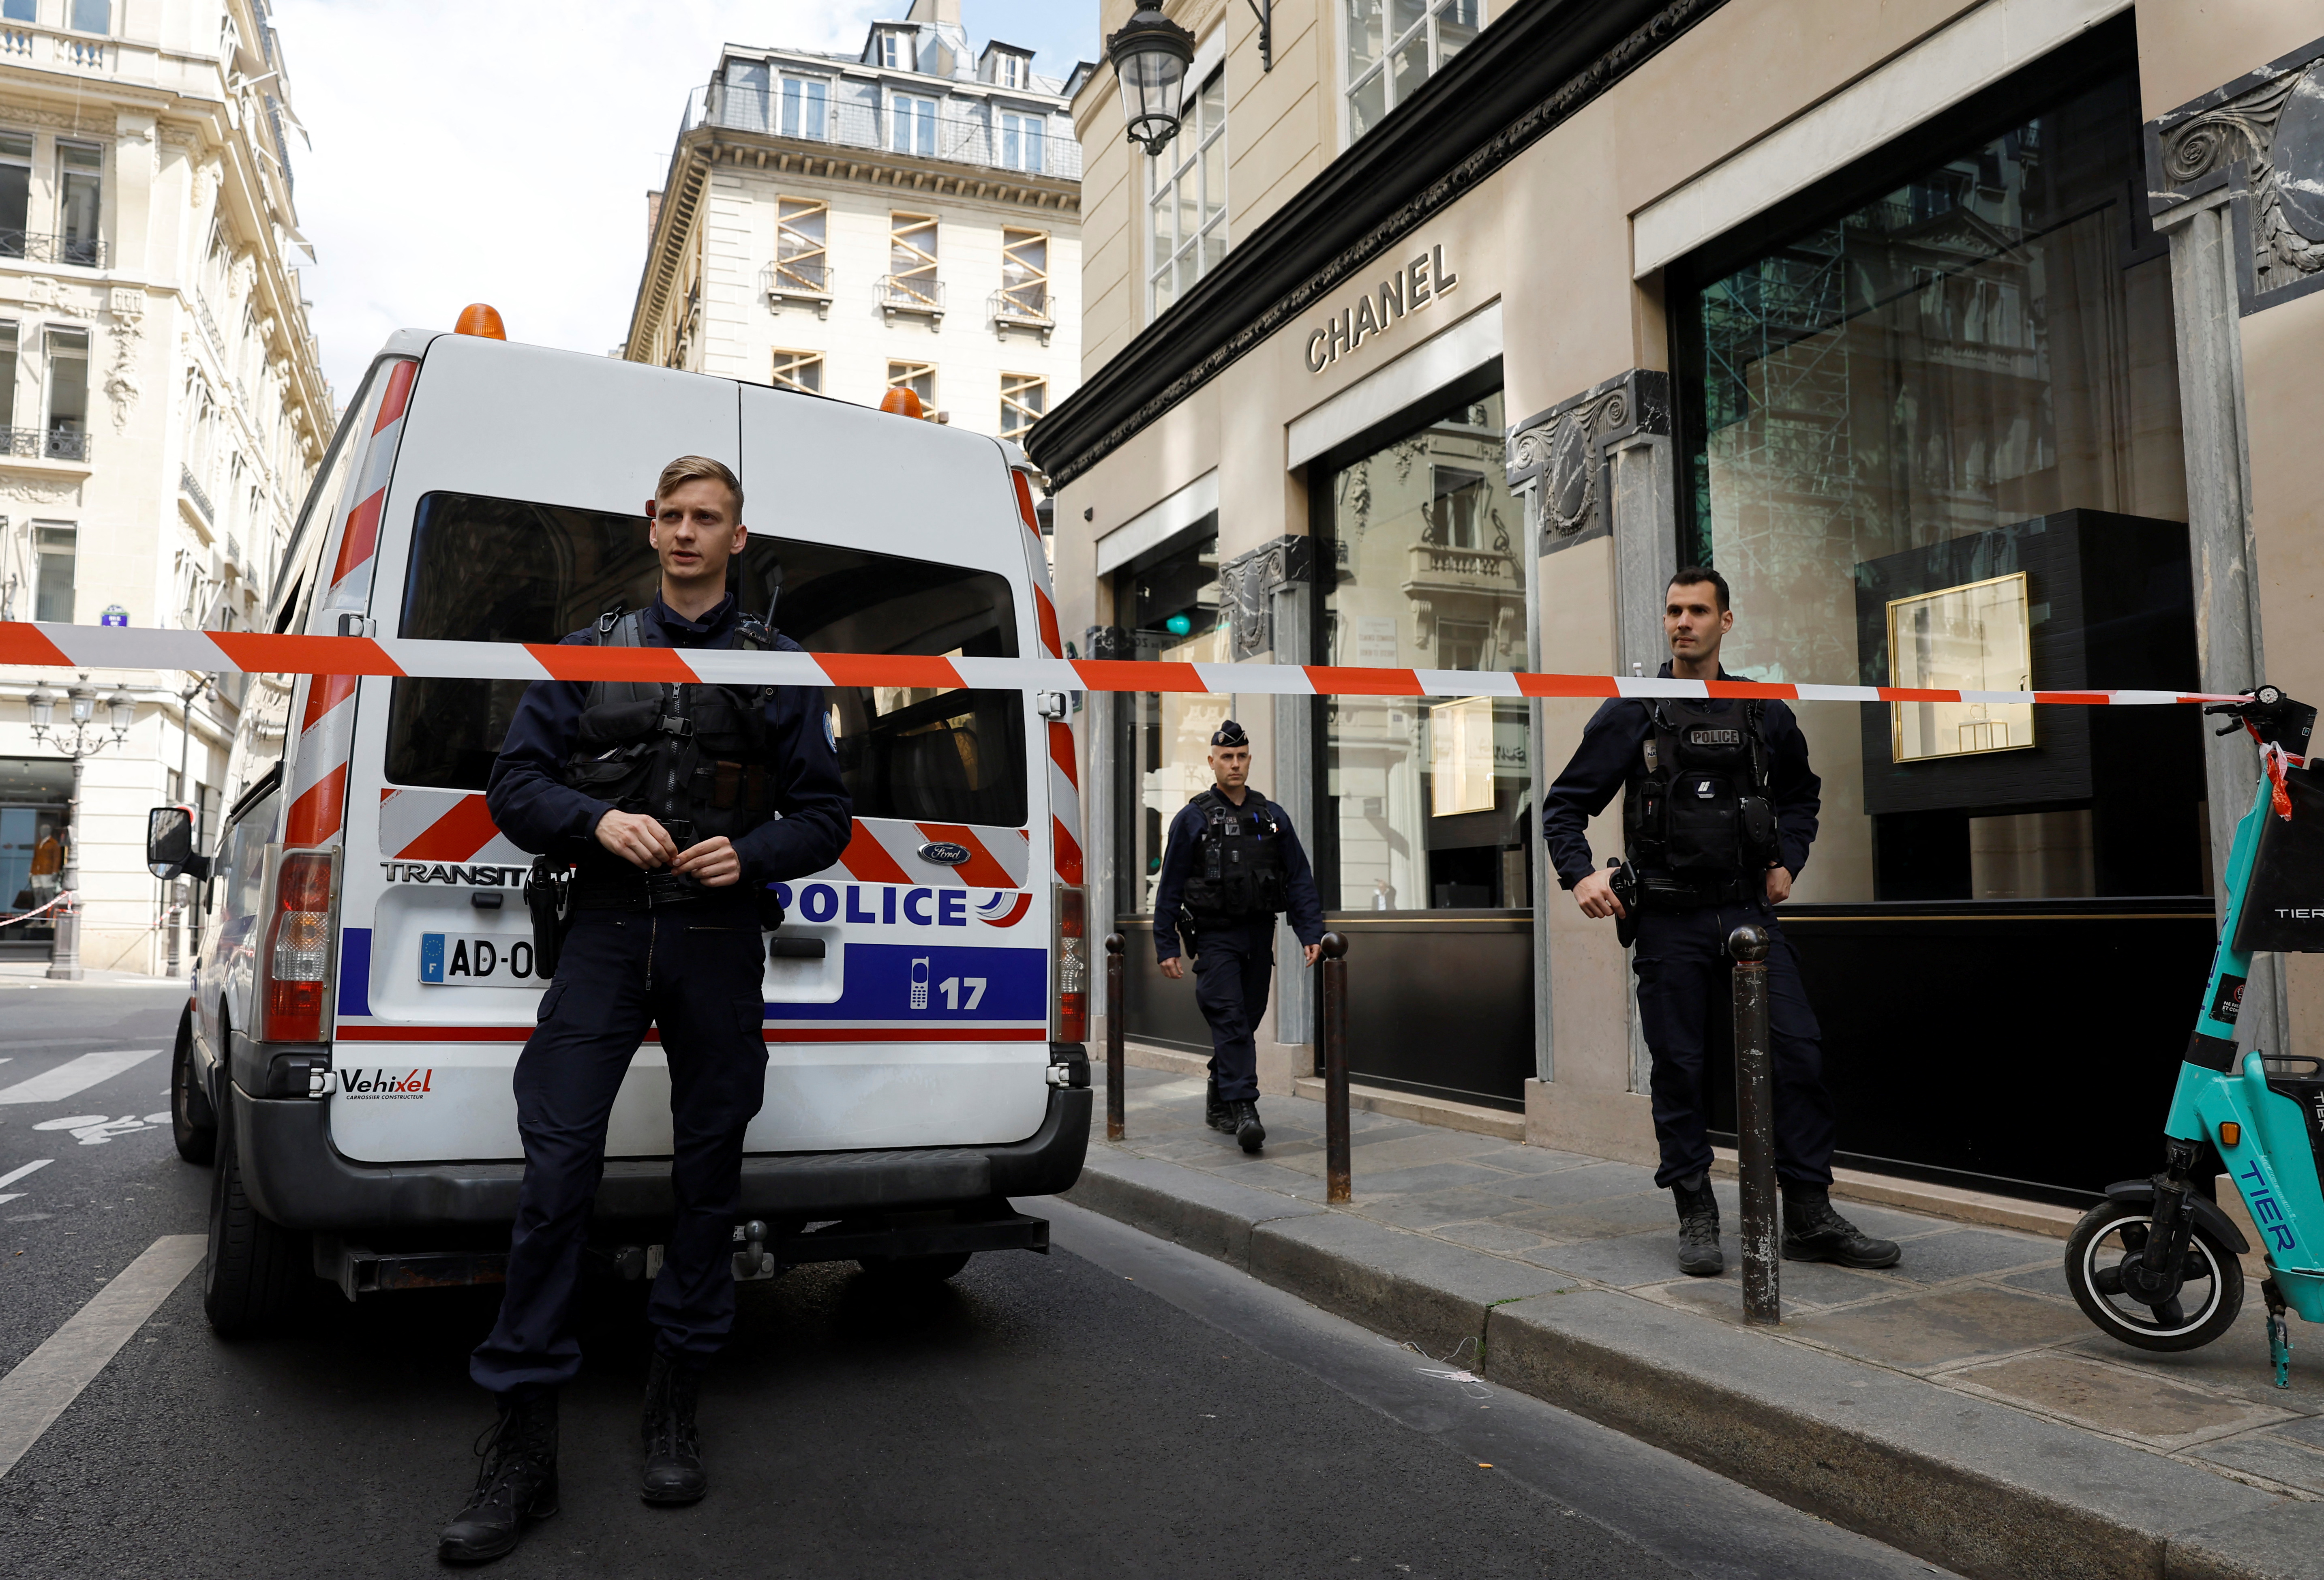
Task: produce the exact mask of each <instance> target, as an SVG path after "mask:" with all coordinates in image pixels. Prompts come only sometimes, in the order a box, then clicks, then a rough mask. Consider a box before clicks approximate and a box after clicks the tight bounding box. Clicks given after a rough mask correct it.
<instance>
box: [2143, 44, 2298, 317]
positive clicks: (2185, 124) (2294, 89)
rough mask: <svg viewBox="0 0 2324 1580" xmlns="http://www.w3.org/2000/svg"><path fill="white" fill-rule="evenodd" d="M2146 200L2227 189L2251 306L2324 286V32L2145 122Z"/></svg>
mask: <svg viewBox="0 0 2324 1580" xmlns="http://www.w3.org/2000/svg"><path fill="white" fill-rule="evenodd" d="M2146 185H2147V194H2146V198H2147V207H2148V210H2149V212H2150V213H2152V214H2153V217H2155V218H2156V219H2157V220H2158V221H2159V220H2161V219H2162V218H2163V217H2164V216H2165V215H2167V214H2169V213H2170V212H2171V211H2172V210H2173V209H2176V208H2183V207H2185V206H2186V205H2187V204H2189V203H2192V202H2195V201H2197V200H2198V199H2202V198H2205V197H2207V196H2209V195H2210V194H2212V193H2215V192H2218V191H2221V190H2222V189H2224V190H2225V193H2226V196H2227V202H2228V204H2229V205H2230V208H2231V210H2232V212H2233V215H2234V219H2235V235H2236V262H2237V265H2238V268H2239V271H2240V281H2239V284H2240V294H2241V296H2242V306H2243V310H2244V311H2245V312H2246V313H2255V312H2257V311H2259V310H2261V309H2262V308H2269V307H2273V306H2274V305H2275V304H2276V303H2277V302H2279V301H2285V300H2290V299H2291V298H2292V297H2295V296H2304V295H2306V294H2307V293H2308V292H2309V291H2314V290H2317V289H2319V287H2324V39H2319V40H2317V41H2316V42H2314V43H2311V44H2309V45H2308V46H2306V47H2305V48H2303V49H2300V50H2295V51H2292V53H2291V54H2289V55H2286V56H2284V57H2283V58H2282V59H2281V60H2272V61H2270V62H2269V63H2268V64H2267V65H2265V66H2263V67H2261V68H2260V69H2258V70H2256V71H2254V72H2252V73H2251V74H2249V75H2248V76H2245V77H2239V78H2237V79H2236V80H2235V81H2233V82H2230V83H2228V84H2227V86H2226V87H2224V88H2214V89H2213V90H2212V91H2210V92H2209V93H2207V94H2205V95H2204V96H2203V97H2200V98H2199V99H2196V100H2194V101H2192V102H2191V103H2189V104H2185V105H2181V106H2180V107H2179V108H2177V109H2175V110H2172V111H2171V112H2170V113H2169V114H2168V115H2161V116H2158V117H2157V118H2156V119H2154V120H2152V121H2149V122H2148V123H2147V124H2146Z"/></svg>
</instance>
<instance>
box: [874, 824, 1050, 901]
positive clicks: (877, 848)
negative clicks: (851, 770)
mask: <svg viewBox="0 0 2324 1580" xmlns="http://www.w3.org/2000/svg"><path fill="white" fill-rule="evenodd" d="M985 832H986V833H994V832H995V831H994V830H991V829H987V830H986V831H985ZM931 840H936V841H941V842H943V843H945V844H948V845H959V846H960V847H961V848H962V849H964V850H965V851H967V852H968V859H967V860H966V861H964V862H963V863H961V864H959V865H958V866H948V865H946V864H945V863H943V862H931V861H924V860H922V859H921V857H920V846H921V845H924V844H927V842H929V841H931ZM1026 849H1027V847H1026V845H1025V842H1024V841H1023V840H1021V839H1018V840H1010V839H1007V838H1002V837H994V838H991V839H987V838H985V837H984V836H983V835H982V834H980V833H979V832H978V831H977V830H976V829H974V828H972V827H969V826H968V825H966V824H964V823H910V822H906V821H905V820H904V819H902V818H856V819H855V830H854V836H853V838H851V839H850V840H849V841H848V842H847V848H846V850H844V852H842V853H841V854H840V857H839V867H840V873H835V874H834V875H835V876H836V875H843V874H844V876H845V877H847V878H852V879H853V880H854V881H855V882H859V883H908V884H916V885H918V886H921V887H925V888H931V889H1022V888H1023V887H1024V886H1025V869H1026V865H1027V862H1026Z"/></svg>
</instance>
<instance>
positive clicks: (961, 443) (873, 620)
mask: <svg viewBox="0 0 2324 1580" xmlns="http://www.w3.org/2000/svg"><path fill="white" fill-rule="evenodd" d="M742 477H743V481H744V486H745V488H746V489H747V490H749V491H750V496H751V497H750V504H749V507H748V509H747V511H746V515H747V516H748V518H749V520H750V522H752V526H753V529H754V536H755V534H756V533H765V534H768V535H769V536H770V537H771V538H772V539H773V540H775V542H774V543H773V544H772V545H771V547H773V548H774V549H775V550H776V551H777V553H776V557H777V558H779V559H780V561H781V576H782V582H781V591H780V594H779V600H778V601H777V603H776V605H775V618H774V624H775V625H776V626H777V627H778V628H779V629H780V630H781V631H782V632H783V633H784V634H786V635H788V636H789V637H790V638H791V639H792V640H794V641H796V642H798V643H799V644H800V645H801V646H803V647H805V648H807V650H808V651H811V652H828V653H876V654H893V655H913V656H916V657H920V658H924V659H926V660H927V661H929V662H928V663H927V666H926V672H925V673H924V674H922V675H918V676H915V677H911V679H914V680H916V681H918V682H921V683H916V684H911V685H900V686H899V685H887V684H877V683H865V684H856V683H853V681H852V679H851V678H850V677H849V676H847V675H845V674H835V675H834V677H833V678H834V679H835V681H837V682H839V683H838V684H835V686H833V687H832V688H830V690H829V692H828V693H827V698H826V699H827V702H828V708H827V712H826V717H827V719H828V720H829V722H830V725H831V730H830V734H831V738H832V741H833V744H834V749H835V751H837V753H839V756H840V760H841V767H842V771H843V772H844V776H845V778H846V781H847V784H848V789H849V792H850V793H851V795H852V796H853V798H854V802H855V808H854V809H855V821H854V827H853V838H852V840H851V842H850V843H849V845H848V847H847V849H846V851H845V853H844V855H842V856H841V857H840V859H839V861H838V862H837V863H836V864H834V865H833V866H832V867H831V868H829V869H828V870H826V871H825V872H822V873H815V874H813V875H811V876H809V877H807V878H804V879H801V880H799V881H798V882H793V883H791V884H789V885H788V886H787V896H786V897H787V900H788V905H789V909H790V913H791V917H792V920H791V922H790V924H789V925H788V926H786V927H785V929H783V930H784V934H785V935H786V937H791V938H798V940H799V941H800V945H801V946H802V947H805V948H807V949H812V948H814V947H816V946H820V947H821V949H822V954H821V957H820V958H790V959H783V958H779V959H776V960H774V961H773V962H771V964H770V983H769V992H768V1001H769V1002H768V1006H767V1010H768V1020H767V1029H766V1036H767V1041H768V1046H769V1053H770V1064H769V1068H768V1076H767V1102H766V1106H765V1107H764V1109H762V1110H761V1113H760V1116H759V1118H758V1120H757V1122H756V1123H754V1124H753V1125H752V1130H751V1132H750V1138H749V1142H748V1144H749V1146H750V1147H751V1149H752V1150H774V1151H790V1150H826V1149H831V1148H854V1147H875V1146H877V1147H898V1146H930V1145H945V1144H967V1143H975V1142H996V1141H1017V1140H1021V1139H1022V1138H1024V1137H1026V1136H1028V1135H1030V1134H1032V1133H1033V1132H1034V1131H1036V1130H1037V1129H1038V1128H1039V1126H1040V1123H1041V1121H1042V1118H1043V1116H1044V1114H1045V1113H1046V1112H1047V1101H1048V1086H1047V1066H1048V1048H1047V1042H1048V1037H1049V1019H1050V1007H1051V995H1052V993H1053V989H1054V984H1053V983H1052V980H1051V972H1050V961H1049V941H1050V928H1051V914H1050V912H1051V904H1052V898H1051V897H1052V889H1053V884H1054V882H1056V878H1057V874H1058V859H1057V858H1058V850H1057V845H1056V840H1055V837H1054V820H1053V818H1052V817H1051V811H1050V803H1051V799H1052V797H1051V786H1050V768H1049V761H1048V759H1049V756H1050V744H1049V741H1048V736H1047V724H1046V722H1045V721H1044V720H1042V719H1041V718H1040V717H1038V716H1037V714H1036V712H1035V709H1034V707H1033V698H1032V697H1031V696H1029V695H1028V694H1027V693H1024V692H1021V691H973V690H968V689H965V688H962V687H960V686H959V685H958V684H957V683H956V679H954V678H953V677H951V676H950V675H949V674H948V673H947V666H946V664H945V660H947V659H951V658H961V657H988V656H989V657H1015V656H1018V655H1019V654H1021V653H1036V652H1039V651H1042V650H1043V647H1044V646H1047V645H1053V644H1051V643H1046V642H1044V637H1043V633H1044V632H1045V631H1046V632H1047V633H1054V631H1055V628H1056V618H1055V615H1054V614H1049V613H1047V608H1046V606H1045V605H1044V602H1043V600H1044V598H1045V596H1046V595H1045V594H1044V593H1043V592H1042V591H1041V590H1040V589H1039V588H1038V587H1037V586H1036V585H1035V577H1034V575H1033V572H1032V569H1031V567H1030V565H1029V564H1028V553H1027V547H1026V537H1027V526H1026V523H1025V522H1024V519H1023V513H1022V511H1021V510H1020V506H1019V498H1018V492H1017V488H1016V485H1015V480H1014V479H1013V478H1012V476H1011V474H1010V469H1009V466H1008V461H1007V458H1006V457H1005V456H1004V454H1003V452H1002V450H1001V447H1000V445H999V444H998V443H997V442H996V441H994V440H992V439H986V438H981V437H978V436H976V435H973V434H969V433H964V432H961V431H957V430H953V429H950V428H946V427H941V426H938V425H936V424H934V423H925V422H915V421H912V420H909V419H907V418H902V417H898V416H892V415H888V414H884V413H880V412H876V411H870V410H868V409H866V408H863V407H859V406H850V405H845V404H843V403H841V402H832V401H822V400H817V399H815V398H813V397H810V396H805V395H799V394H795V393H790V392H787V391H780V390H774V389H768V388H763V387H760V386H755V385H744V386H743V387H742ZM754 547H756V545H755V543H754ZM752 570H753V573H754V574H756V575H759V576H761V577H764V576H765V575H766V568H765V567H764V566H763V565H761V566H754V567H753V568H752ZM758 585H759V587H760V589H761V596H765V593H766V591H768V590H770V587H771V584H770V583H768V582H765V581H763V580H762V581H761V582H760V583H759V584H758ZM1074 863H1075V864H1078V853H1075V854H1074ZM1074 881H1075V882H1078V873H1075V874H1074Z"/></svg>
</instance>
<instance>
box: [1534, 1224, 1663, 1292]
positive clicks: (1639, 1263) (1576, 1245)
mask: <svg viewBox="0 0 2324 1580" xmlns="http://www.w3.org/2000/svg"><path fill="white" fill-rule="evenodd" d="M1526 1261H1530V1262H1534V1263H1536V1264H1537V1265H1539V1266H1542V1267H1554V1268H1556V1269H1558V1270H1560V1271H1562V1272H1570V1273H1578V1274H1580V1275H1581V1276H1582V1277H1583V1278H1585V1279H1590V1280H1594V1281H1595V1282H1598V1283H1601V1284H1612V1285H1614V1286H1615V1287H1616V1288H1618V1289H1629V1288H1631V1287H1632V1286H1634V1285H1638V1284H1660V1283H1665V1282H1667V1281H1669V1280H1670V1279H1671V1277H1672V1276H1673V1275H1674V1274H1675V1273H1677V1272H1678V1234H1677V1231H1676V1229H1675V1227H1674V1228H1673V1229H1672V1230H1671V1231H1670V1232H1668V1233H1665V1234H1625V1235H1622V1236H1621V1237H1620V1238H1618V1239H1613V1240H1582V1241H1576V1242H1572V1243H1567V1244H1563V1245H1545V1246H1543V1247H1542V1248H1541V1249H1540V1250H1538V1251H1531V1252H1526Z"/></svg>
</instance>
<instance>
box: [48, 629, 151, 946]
mask: <svg viewBox="0 0 2324 1580" xmlns="http://www.w3.org/2000/svg"><path fill="white" fill-rule="evenodd" d="M24 702H25V705H26V707H28V708H29V709H30V710H31V712H32V739H33V740H35V741H38V742H41V743H42V744H46V745H48V746H51V747H53V748H55V749H56V750H57V751H59V752H61V753H64V754H65V755H66V756H67V757H69V758H70V759H72V765H73V782H72V800H71V801H70V802H69V804H68V805H67V806H66V808H65V828H64V834H65V841H64V844H65V870H64V873H63V874H62V876H61V878H60V892H62V893H66V894H69V895H71V896H72V898H71V899H70V900H69V901H66V902H65V904H64V906H63V907H62V908H61V909H60V910H59V912H58V914H57V924H56V925H57V941H56V947H54V948H52V949H51V950H50V952H49V975H50V977H51V979H52V980H54V981H57V982H78V981H79V980H80V977H81V969H80V781H81V760H82V759H83V758H85V757H91V756H94V755H96V754H97V753H99V752H102V751H104V750H105V748H106V746H107V745H115V746H118V745H122V744H125V743H126V742H127V741H128V739H129V730H130V726H131V725H134V724H135V723H136V722H137V699H136V698H134V697H132V696H130V695H129V691H128V688H125V687H120V686H116V687H115V688H114V689H113V694H112V695H111V696H109V697H107V698H106V699H105V715H106V723H105V725H104V726H103V727H101V728H97V729H95V730H92V729H91V728H90V727H89V726H90V725H92V724H93V723H95V721H96V718H97V688H96V687H94V686H92V685H90V684H89V683H88V676H87V675H85V674H84V675H82V676H81V677H79V678H78V679H76V680H75V681H74V682H73V683H72V684H71V685H69V686H68V687H66V688H65V712H66V716H67V717H68V718H69V721H70V723H71V728H72V733H71V734H70V735H67V734H66V733H65V730H64V728H63V727H62V726H60V725H58V724H57V722H56V717H57V694H56V693H55V692H53V691H51V690H50V689H49V688H48V687H47V686H45V685H42V684H35V685H34V686H33V688H32V692H31V694H30V695H28V696H27V697H26V698H24ZM108 733H109V734H110V735H111V736H112V739H111V740H110V741H107V740H106V735H107V734H108Z"/></svg>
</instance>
